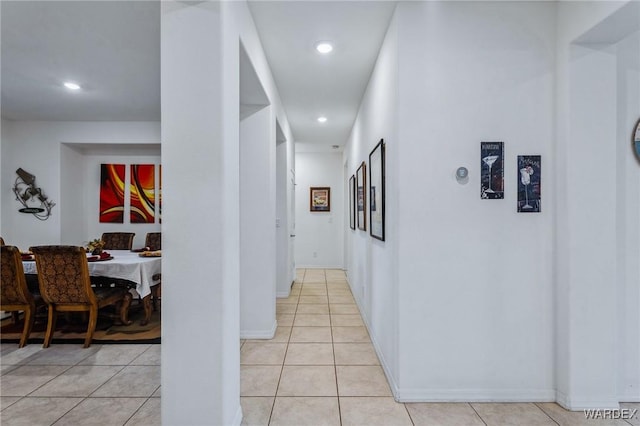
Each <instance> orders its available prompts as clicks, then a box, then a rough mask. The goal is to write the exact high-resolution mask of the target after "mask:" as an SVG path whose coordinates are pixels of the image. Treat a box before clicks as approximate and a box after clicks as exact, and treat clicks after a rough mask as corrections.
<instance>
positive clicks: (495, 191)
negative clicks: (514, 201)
mask: <svg viewBox="0 0 640 426" xmlns="http://www.w3.org/2000/svg"><path fill="white" fill-rule="evenodd" d="M480 170H481V172H480V198H482V199H486V200H501V199H503V198H504V143H503V142H480Z"/></svg>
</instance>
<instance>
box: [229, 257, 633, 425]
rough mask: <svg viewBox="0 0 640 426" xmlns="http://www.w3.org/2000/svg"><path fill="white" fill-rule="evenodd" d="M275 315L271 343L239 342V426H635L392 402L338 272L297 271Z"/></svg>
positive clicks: (530, 409)
mask: <svg viewBox="0 0 640 426" xmlns="http://www.w3.org/2000/svg"><path fill="white" fill-rule="evenodd" d="M276 312H277V320H278V330H277V332H276V336H275V337H274V338H273V339H271V340H267V341H265V340H246V341H241V404H242V410H243V415H244V420H243V423H242V424H243V425H290V426H294V425H295V426H302V425H314V426H319V425H342V426H347V425H350V426H355V425H358V426H364V425H366V426H374V425H385V426H396V425H398V426H400V425H408V426H410V425H416V426H417V425H465V426H473V425H479V426H482V425H489V426H499V425H504V426H507V425H567V426H569V425H594V424H610V425H621V426H625V425H629V424H633V425H640V419H638V418H635V419H633V420H631V422H629V423H627V422H625V421H624V420H614V421H610V422H608V421H604V422H601V421H597V420H587V419H585V416H584V413H583V412H582V411H579V412H569V411H566V410H564V409H563V408H561V407H560V406H559V405H557V404H555V403H502V404H498V403H473V404H470V403H407V404H401V403H397V402H395V401H394V399H393V397H392V394H391V391H390V389H389V385H388V384H387V381H386V378H385V376H384V373H383V370H382V368H381V366H380V362H379V360H378V358H377V356H376V353H375V351H374V349H373V346H372V344H371V340H370V339H369V335H368V333H367V329H366V327H365V326H364V323H363V321H362V318H361V317H360V314H359V312H358V308H357V305H356V304H355V301H354V299H353V296H352V294H351V291H350V289H349V285H348V283H347V281H346V276H345V274H344V272H343V271H340V270H329V269H328V270H324V269H307V270H304V269H300V270H298V272H297V277H296V282H295V284H294V286H293V288H292V291H291V295H290V297H289V298H287V299H278V300H277V308H276ZM621 408H628V409H634V408H640V404H621Z"/></svg>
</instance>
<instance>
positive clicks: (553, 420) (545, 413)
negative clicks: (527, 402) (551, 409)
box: [533, 402, 560, 426]
mask: <svg viewBox="0 0 640 426" xmlns="http://www.w3.org/2000/svg"><path fill="white" fill-rule="evenodd" d="M533 405H534V406H535V407H536V408H537V409H538V410H540V411H542V412H543V413H544V415H545V416H547V417H549V418H550V419H551V421H552V422H554V423H555V424H557V425H558V426H560V423H558V422H557V421H556V419H554V418H553V417H551V415H550V414H549V413H547V412H546V411H544V410H543V409H542V407H540V406H539V405H538V403H536V402H534V403H533Z"/></svg>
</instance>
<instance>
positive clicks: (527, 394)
mask: <svg viewBox="0 0 640 426" xmlns="http://www.w3.org/2000/svg"><path fill="white" fill-rule="evenodd" d="M555 398H556V391H555V390H554V389H398V394H397V395H396V400H397V401H398V402H555Z"/></svg>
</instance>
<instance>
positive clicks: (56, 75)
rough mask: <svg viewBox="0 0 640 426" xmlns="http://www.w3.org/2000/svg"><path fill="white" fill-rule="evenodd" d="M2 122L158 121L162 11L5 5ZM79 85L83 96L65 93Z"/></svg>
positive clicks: (153, 6) (122, 5) (101, 5)
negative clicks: (70, 83) (68, 84)
mask: <svg viewBox="0 0 640 426" xmlns="http://www.w3.org/2000/svg"><path fill="white" fill-rule="evenodd" d="M0 8H1V9H0V13H1V14H2V22H1V25H2V28H1V29H2V37H1V40H2V69H1V71H2V74H1V77H2V100H1V101H2V104H1V105H2V116H3V117H4V118H8V119H12V120H61V121H75V120H77V121H147V120H160V5H159V3H157V2H147V1H142V2H138V1H132V2H119V1H117V2H108V1H66V2H59V1H16V2H13V1H1V2H0ZM67 79H69V80H74V81H76V82H77V83H79V84H80V85H81V86H82V87H83V90H82V91H81V92H76V93H70V92H69V91H68V90H67V89H65V88H64V87H62V83H63V81H65V80H67Z"/></svg>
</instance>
